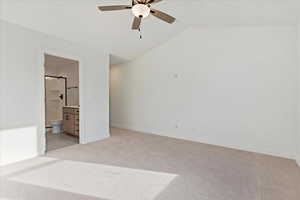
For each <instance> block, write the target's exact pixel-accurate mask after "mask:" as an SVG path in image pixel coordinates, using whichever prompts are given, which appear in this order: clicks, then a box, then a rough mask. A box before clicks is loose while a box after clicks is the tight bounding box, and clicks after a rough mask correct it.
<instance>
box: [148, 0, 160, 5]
mask: <svg viewBox="0 0 300 200" xmlns="http://www.w3.org/2000/svg"><path fill="white" fill-rule="evenodd" d="M161 1H162V0H149V1H148V2H147V3H148V4H153V3H158V2H161Z"/></svg>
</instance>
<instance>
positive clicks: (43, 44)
mask: <svg viewBox="0 0 300 200" xmlns="http://www.w3.org/2000/svg"><path fill="white" fill-rule="evenodd" d="M0 25H1V34H3V40H1V43H0V46H1V50H3V52H2V51H1V54H2V55H1V56H2V57H1V67H2V71H1V75H2V76H1V77H2V80H1V90H2V92H3V93H2V97H1V100H0V102H1V114H2V115H3V116H4V117H2V118H1V122H0V125H1V127H0V128H1V129H0V130H1V133H0V136H1V140H2V141H0V142H2V143H3V142H5V145H1V149H0V152H1V154H2V160H1V163H0V164H7V163H10V162H15V161H18V160H22V159H26V158H29V157H33V156H36V155H38V154H41V153H43V152H44V150H45V137H44V136H45V130H44V129H45V128H44V126H45V121H44V120H45V115H44V114H45V113H44V67H43V57H44V53H49V54H52V55H56V56H62V57H67V58H70V59H75V60H79V61H80V87H81V93H82V95H81V97H80V98H81V99H80V101H81V112H80V119H81V121H80V131H81V136H82V137H81V138H80V142H81V143H88V142H91V141H95V140H100V139H102V138H106V137H108V136H109V113H108V112H109V110H108V106H109V102H108V95H109V91H108V89H109V77H108V76H109V56H108V54H106V53H103V52H104V51H99V50H96V49H89V48H87V47H83V46H79V45H76V44H72V43H69V42H66V41H63V40H60V39H57V38H54V37H51V36H47V35H44V34H41V33H38V32H35V31H31V30H29V29H25V28H22V27H20V26H18V25H13V24H10V23H7V22H4V21H0ZM2 58H4V59H3V60H2ZM8 134H9V135H8ZM7 146H10V147H12V148H4V147H7ZM3 155H4V156H3Z"/></svg>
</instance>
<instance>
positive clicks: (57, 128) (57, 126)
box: [51, 120, 63, 135]
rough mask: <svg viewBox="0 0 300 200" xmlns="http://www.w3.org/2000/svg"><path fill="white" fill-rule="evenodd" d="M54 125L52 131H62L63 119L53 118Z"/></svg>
mask: <svg viewBox="0 0 300 200" xmlns="http://www.w3.org/2000/svg"><path fill="white" fill-rule="evenodd" d="M51 125H52V133H53V134H54V135H57V134H60V133H62V131H63V130H62V120H53V121H52V122H51Z"/></svg>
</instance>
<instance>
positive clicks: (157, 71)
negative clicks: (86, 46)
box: [110, 26, 297, 158]
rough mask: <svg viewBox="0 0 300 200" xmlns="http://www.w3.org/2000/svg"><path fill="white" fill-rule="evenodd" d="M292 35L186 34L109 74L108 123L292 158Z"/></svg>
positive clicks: (253, 31) (241, 29)
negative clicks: (109, 116)
mask: <svg viewBox="0 0 300 200" xmlns="http://www.w3.org/2000/svg"><path fill="white" fill-rule="evenodd" d="M295 41H296V28H295V27H292V26H222V27H221V26H220V27H210V26H205V27H192V28H190V29H188V30H186V31H185V32H183V33H181V34H180V35H178V36H177V37H175V38H173V39H171V40H169V41H168V42H167V43H164V44H163V45H161V46H160V47H158V48H155V49H153V50H151V51H150V52H148V53H147V54H145V55H144V56H142V57H140V58H138V59H136V60H135V61H133V62H130V63H127V64H123V65H118V66H113V67H112V68H111V94H110V95H111V104H112V105H111V124H112V126H115V127H121V128H127V129H133V130H139V131H143V132H149V133H155V134H160V135H165V136H171V137H177V138H183V139H187V140H193V141H199V142H204V143H210V144H215V145H221V146H226V147H232V148H237V149H242V150H248V151H254V152H260V153H266V154H271V155H276V156H282V157H287V158H294V157H295V141H294V139H295V132H296V117H295V116H296V92H295V91H296V87H297V85H296V84H297V75H296V71H297V69H296V54H295V51H296V44H295Z"/></svg>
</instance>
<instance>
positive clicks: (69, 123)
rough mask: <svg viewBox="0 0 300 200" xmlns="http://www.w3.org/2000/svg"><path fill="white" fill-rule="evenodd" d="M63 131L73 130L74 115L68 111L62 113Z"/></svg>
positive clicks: (71, 131)
mask: <svg viewBox="0 0 300 200" xmlns="http://www.w3.org/2000/svg"><path fill="white" fill-rule="evenodd" d="M63 126H64V132H66V133H69V134H74V132H75V116H74V115H72V114H69V113H65V114H64V120H63Z"/></svg>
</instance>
